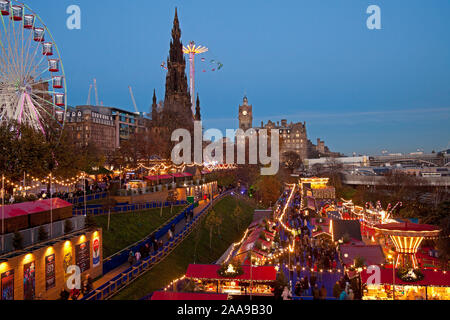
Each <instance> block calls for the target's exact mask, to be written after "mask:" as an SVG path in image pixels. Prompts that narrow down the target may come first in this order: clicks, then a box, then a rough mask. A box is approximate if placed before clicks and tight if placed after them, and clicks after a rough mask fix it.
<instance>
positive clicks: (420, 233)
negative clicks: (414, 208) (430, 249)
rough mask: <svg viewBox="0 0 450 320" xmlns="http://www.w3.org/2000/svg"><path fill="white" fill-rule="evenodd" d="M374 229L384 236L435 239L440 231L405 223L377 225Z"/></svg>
mask: <svg viewBox="0 0 450 320" xmlns="http://www.w3.org/2000/svg"><path fill="white" fill-rule="evenodd" d="M374 229H376V230H378V231H381V232H382V233H384V234H387V235H392V236H404V237H437V236H438V235H439V232H440V231H441V229H440V228H439V227H437V226H433V225H430V224H417V223H410V222H407V221H405V222H404V223H400V222H394V223H386V224H377V225H375V226H374Z"/></svg>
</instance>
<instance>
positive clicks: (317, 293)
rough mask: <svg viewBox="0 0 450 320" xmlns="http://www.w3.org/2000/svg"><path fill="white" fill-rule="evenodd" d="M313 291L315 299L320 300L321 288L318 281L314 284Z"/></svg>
mask: <svg viewBox="0 0 450 320" xmlns="http://www.w3.org/2000/svg"><path fill="white" fill-rule="evenodd" d="M312 291H313V300H319V299H320V290H319V286H318V285H317V283H316V284H315V286H314V289H313V290H312Z"/></svg>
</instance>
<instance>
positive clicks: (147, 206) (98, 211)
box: [72, 200, 187, 216]
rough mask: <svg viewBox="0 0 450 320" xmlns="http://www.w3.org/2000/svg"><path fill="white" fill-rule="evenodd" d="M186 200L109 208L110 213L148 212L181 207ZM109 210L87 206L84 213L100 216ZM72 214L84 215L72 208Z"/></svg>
mask: <svg viewBox="0 0 450 320" xmlns="http://www.w3.org/2000/svg"><path fill="white" fill-rule="evenodd" d="M186 204H187V201H186V200H177V201H175V202H169V201H150V202H143V203H134V204H133V203H131V204H129V203H127V204H119V205H116V206H115V207H114V208H111V212H115V213H117V212H128V211H133V212H134V211H142V210H149V209H156V208H161V206H163V208H167V207H170V206H181V205H186ZM108 212H109V210H106V209H104V208H103V207H102V205H88V206H87V207H86V213H87V214H89V215H94V216H96V215H102V214H107V213H108ZM72 214H73V215H74V216H78V215H85V211H84V208H74V209H73V211H72Z"/></svg>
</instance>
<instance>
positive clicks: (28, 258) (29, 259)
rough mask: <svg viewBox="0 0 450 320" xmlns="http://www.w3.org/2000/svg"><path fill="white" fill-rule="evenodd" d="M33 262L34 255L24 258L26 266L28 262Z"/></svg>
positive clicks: (27, 255) (29, 254)
mask: <svg viewBox="0 0 450 320" xmlns="http://www.w3.org/2000/svg"><path fill="white" fill-rule="evenodd" d="M31 260H33V255H32V254H31V253H28V254H26V255H25V257H24V258H23V263H24V264H25V263H28V262H30V261H31Z"/></svg>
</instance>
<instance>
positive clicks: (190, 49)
mask: <svg viewBox="0 0 450 320" xmlns="http://www.w3.org/2000/svg"><path fill="white" fill-rule="evenodd" d="M207 51H208V48H206V47H202V46H196V45H195V43H194V42H191V43H189V45H188V46H187V47H184V46H183V52H184V53H185V54H191V53H193V54H200V53H204V52H207Z"/></svg>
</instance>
